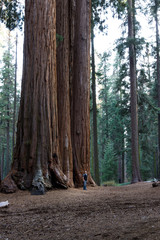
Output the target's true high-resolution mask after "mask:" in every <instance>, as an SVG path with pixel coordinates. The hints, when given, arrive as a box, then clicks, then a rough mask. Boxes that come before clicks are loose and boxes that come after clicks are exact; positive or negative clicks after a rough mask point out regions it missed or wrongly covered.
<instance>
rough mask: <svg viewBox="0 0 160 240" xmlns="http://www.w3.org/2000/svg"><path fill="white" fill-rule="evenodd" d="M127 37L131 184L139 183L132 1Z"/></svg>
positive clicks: (129, 9) (129, 7)
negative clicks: (129, 87) (129, 86)
mask: <svg viewBox="0 0 160 240" xmlns="http://www.w3.org/2000/svg"><path fill="white" fill-rule="evenodd" d="M128 37H129V61H130V82H131V131H132V183H136V182H138V181H141V177H140V169H139V154H138V110H137V82H136V81H137V80H136V79H137V78H136V53H135V45H134V43H133V39H134V38H135V31H134V0H133V1H132V0H128Z"/></svg>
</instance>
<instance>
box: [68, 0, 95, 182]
mask: <svg viewBox="0 0 160 240" xmlns="http://www.w3.org/2000/svg"><path fill="white" fill-rule="evenodd" d="M75 16H76V18H75V31H74V48H73V78H72V112H71V124H72V147H73V166H74V182H75V185H76V186H82V183H83V177H82V175H83V173H84V171H85V170H86V171H87V172H88V182H89V183H93V180H92V178H91V175H90V109H89V101H90V85H89V79H90V74H89V69H90V17H91V1H90V0H78V1H76V14H75Z"/></svg>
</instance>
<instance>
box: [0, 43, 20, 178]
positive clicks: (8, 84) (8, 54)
mask: <svg viewBox="0 0 160 240" xmlns="http://www.w3.org/2000/svg"><path fill="white" fill-rule="evenodd" d="M13 60H14V58H13V53H12V46H11V42H10V39H9V43H8V49H7V50H6V51H5V52H4V55H3V59H2V65H1V69H0V165H1V166H2V169H3V172H2V178H4V177H5V176H6V174H7V173H8V171H9V169H10V164H11V159H12V150H13V146H12V135H13V128H12V127H13V111H14V110H13V109H14V107H13V105H14V80H15V65H14V63H13ZM17 98H19V95H18V94H17ZM17 107H18V106H17Z"/></svg>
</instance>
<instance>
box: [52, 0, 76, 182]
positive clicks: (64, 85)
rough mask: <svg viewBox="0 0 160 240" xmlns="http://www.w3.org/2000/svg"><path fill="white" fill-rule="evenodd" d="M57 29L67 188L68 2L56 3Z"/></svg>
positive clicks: (70, 163)
mask: <svg viewBox="0 0 160 240" xmlns="http://www.w3.org/2000/svg"><path fill="white" fill-rule="evenodd" d="M56 10H57V12H56V16H57V17H56V27H57V35H58V41H57V94H58V122H59V140H60V141H59V142H60V152H61V157H62V162H61V164H62V168H63V172H64V174H65V175H66V176H67V179H68V184H69V186H73V161H72V145H71V118H70V86H69V79H70V76H69V60H70V54H69V53H70V42H69V40H70V37H69V36H70V29H69V16H70V14H69V13H70V11H69V10H70V8H69V0H66V1H64V0H57V1H56Z"/></svg>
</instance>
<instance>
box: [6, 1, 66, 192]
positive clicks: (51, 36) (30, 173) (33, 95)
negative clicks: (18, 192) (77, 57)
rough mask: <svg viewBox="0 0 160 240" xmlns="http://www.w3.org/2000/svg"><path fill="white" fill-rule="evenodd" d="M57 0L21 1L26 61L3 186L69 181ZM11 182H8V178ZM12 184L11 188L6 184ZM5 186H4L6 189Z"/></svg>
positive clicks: (23, 186)
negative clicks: (62, 147)
mask: <svg viewBox="0 0 160 240" xmlns="http://www.w3.org/2000/svg"><path fill="white" fill-rule="evenodd" d="M55 3H56V1H55V0H53V1H47V0H43V1H38V0H35V1H31V0H26V2H25V4H26V5H25V6H26V9H25V38H24V64H23V80H22V93H21V104H20V112H19V119H18V129H17V142H16V147H15V151H14V160H13V166H12V171H11V173H10V175H9V176H8V177H7V178H6V180H5V181H4V183H3V184H2V190H3V188H4V190H6V191H14V190H15V189H13V188H14V187H15V185H14V184H13V181H12V179H14V181H15V182H16V184H17V185H18V186H19V187H20V188H30V187H31V186H33V187H35V188H37V189H39V188H43V187H44V185H46V186H47V187H51V183H52V184H58V185H61V186H64V187H66V186H67V178H66V176H65V175H64V174H63V172H62V170H61V168H60V162H61V158H60V151H59V135H58V113H57V81H56V6H55ZM10 182H11V183H10ZM10 186H12V187H11V189H10ZM7 188H8V190H7Z"/></svg>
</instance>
